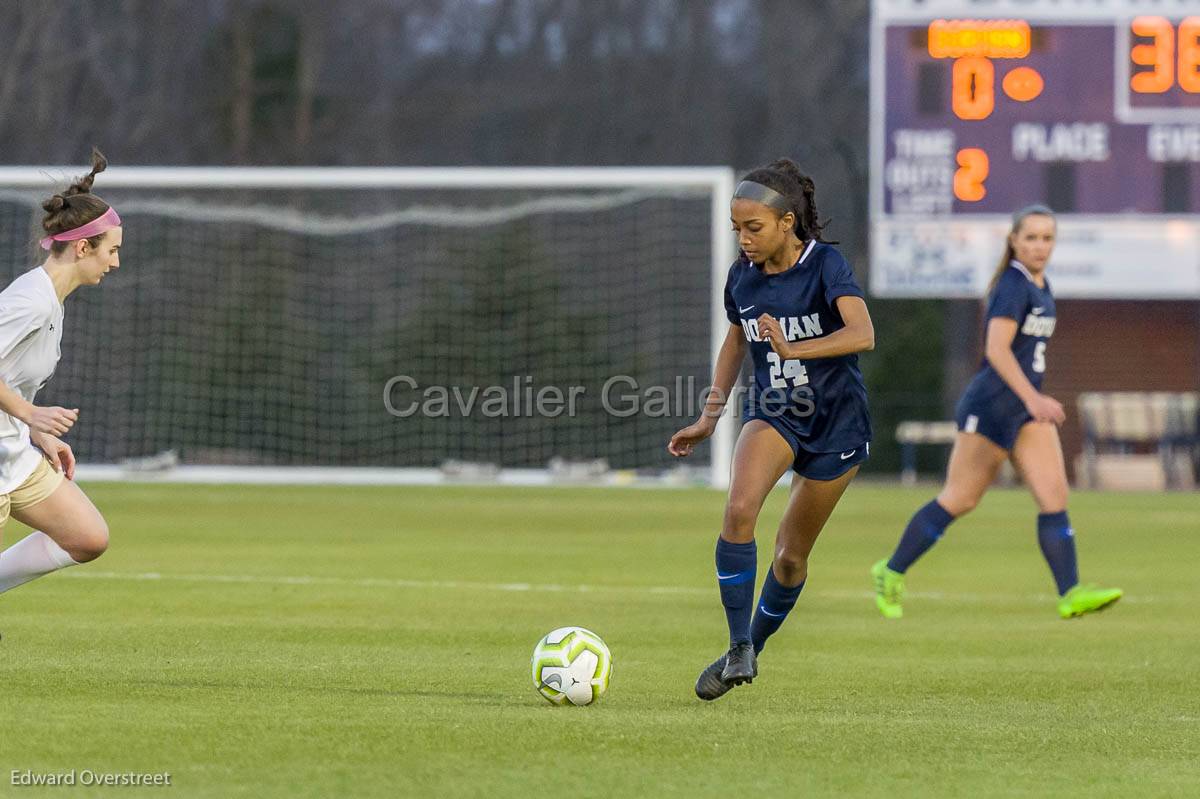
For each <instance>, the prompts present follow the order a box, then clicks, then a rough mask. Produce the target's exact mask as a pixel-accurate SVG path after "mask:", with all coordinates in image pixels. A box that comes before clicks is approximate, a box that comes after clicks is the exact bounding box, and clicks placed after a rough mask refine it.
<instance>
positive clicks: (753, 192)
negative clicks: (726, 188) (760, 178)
mask: <svg viewBox="0 0 1200 799" xmlns="http://www.w3.org/2000/svg"><path fill="white" fill-rule="evenodd" d="M733 199H735V200H753V201H754V202H756V203H762V204H763V205H769V206H770V207H772V208H774V209H775V210H776V211H782V212H783V213H785V214H786V213H788V212H789V211H791V210H792V202H791V200H789V199H788V198H787V197H784V196H783V195H782V194H780V193H779V192H777V191H775V190H774V189H773V188H771V187H770V186H764V185H763V184H761V183H755V182H754V181H753V180H743V181H742V182H741V183H739V184H738V185H737V188H736V189H734V191H733Z"/></svg>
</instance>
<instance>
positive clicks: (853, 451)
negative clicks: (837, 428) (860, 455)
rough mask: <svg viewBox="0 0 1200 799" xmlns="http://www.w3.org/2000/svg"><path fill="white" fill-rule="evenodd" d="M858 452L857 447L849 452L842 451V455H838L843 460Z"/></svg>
mask: <svg viewBox="0 0 1200 799" xmlns="http://www.w3.org/2000/svg"><path fill="white" fill-rule="evenodd" d="M856 452H858V450H856V449H852V450H850V451H849V452H843V453H842V454H841V455H839V456H838V457H840V458H841V459H842V460H846V458H849V457H850V456H851V455H853V454H854V453H856Z"/></svg>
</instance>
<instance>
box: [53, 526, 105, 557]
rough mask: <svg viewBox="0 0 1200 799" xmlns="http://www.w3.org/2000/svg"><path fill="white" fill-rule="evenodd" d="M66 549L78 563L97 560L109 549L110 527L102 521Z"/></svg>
mask: <svg viewBox="0 0 1200 799" xmlns="http://www.w3.org/2000/svg"><path fill="white" fill-rule="evenodd" d="M64 549H66V551H67V554H68V555H70V556H71V559H72V560H74V561H75V562H76V563H87V562H88V561H92V560H95V559H96V558H98V557H100V556H101V555H103V554H104V552H105V550H107V549H108V525H107V524H106V523H105V522H104V520H103V519H101V520H100V522H99V523H97V524H95V525H93V526H91V527H90V528H88V529H87V530H86V531H85V532H84V533H83V534H82V535H80V536H78V537H77V538H76V539H74V540H73V541H72V542H71V543H70V544H69V545H68V546H66V547H64Z"/></svg>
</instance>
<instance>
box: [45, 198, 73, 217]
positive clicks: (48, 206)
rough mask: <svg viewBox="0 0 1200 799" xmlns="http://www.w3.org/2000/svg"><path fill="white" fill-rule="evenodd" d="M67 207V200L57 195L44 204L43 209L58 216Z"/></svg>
mask: <svg viewBox="0 0 1200 799" xmlns="http://www.w3.org/2000/svg"><path fill="white" fill-rule="evenodd" d="M66 207H67V198H66V197H64V196H63V195H61V194H56V195H54V196H53V197H51V198H50V199H49V200H46V201H45V202H44V203H42V208H43V209H44V210H45V211H46V213H48V214H57V213H58V212H59V211H61V210H62V209H64V208H66Z"/></svg>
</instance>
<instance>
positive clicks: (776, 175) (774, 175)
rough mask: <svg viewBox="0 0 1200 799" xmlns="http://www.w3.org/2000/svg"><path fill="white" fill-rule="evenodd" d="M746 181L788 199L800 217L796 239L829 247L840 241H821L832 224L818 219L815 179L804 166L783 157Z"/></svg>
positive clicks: (751, 173) (761, 168) (746, 178)
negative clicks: (804, 169)
mask: <svg viewBox="0 0 1200 799" xmlns="http://www.w3.org/2000/svg"><path fill="white" fill-rule="evenodd" d="M742 180H749V181H753V182H754V183H761V184H762V185H764V186H767V187H769V188H772V189H774V190H775V191H777V192H779V193H780V194H782V195H783V196H784V197H786V198H787V199H788V202H789V204H790V205H791V212H792V213H793V214H795V215H796V228H795V230H794V231H793V232H794V233H795V234H796V238H798V239H800V240H801V241H808V240H809V239H813V240H816V241H821V242H825V243H826V244H837V242H836V241H828V242H826V241H825V239H823V238H821V231H822V230H823V229H824V228H825V226H826V225H827V224H829V220H828V219H826V220H825V221H824V222H821V221H820V220H819V219H818V217H817V196H816V194H817V187H816V186H815V185H814V184H813V181H812V178H810V177H809V176H808V175H806V174H804V173H803V172H801V171H800V167H799V166H798V165H797V164H796V162H795V161H792V160H791V159H790V158H780V159H779V160H778V161H773V162H771V163H770V164H768V165H767V166H764V167H759V168H758V169H755V170H753V171H752V172H749V173H747V174H746V176H745V177H744V178H742ZM776 210H778V209H776ZM782 213H786V212H782ZM782 213H781V214H780V215H781V216H782Z"/></svg>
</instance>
